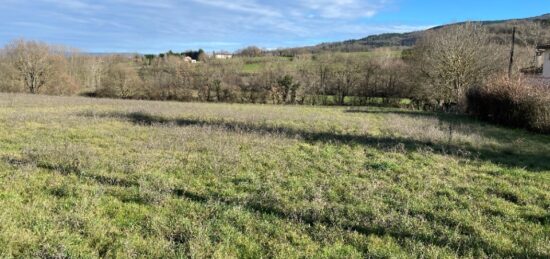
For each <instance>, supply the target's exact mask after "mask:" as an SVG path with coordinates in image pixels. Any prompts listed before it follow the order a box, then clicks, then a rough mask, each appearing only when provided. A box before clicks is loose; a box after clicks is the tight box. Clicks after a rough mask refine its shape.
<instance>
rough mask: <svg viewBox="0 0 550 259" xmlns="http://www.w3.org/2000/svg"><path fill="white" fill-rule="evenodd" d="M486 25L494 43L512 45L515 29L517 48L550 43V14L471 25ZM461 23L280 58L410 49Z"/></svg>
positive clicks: (315, 48)
mask: <svg viewBox="0 0 550 259" xmlns="http://www.w3.org/2000/svg"><path fill="white" fill-rule="evenodd" d="M472 22H475V23H480V24H483V25H486V26H487V27H488V29H489V32H491V33H492V34H493V35H494V36H493V37H494V40H495V41H499V42H502V43H507V42H509V41H510V34H511V31H512V28H513V27H514V26H515V27H517V28H518V39H519V40H518V44H525V43H529V44H532V43H534V42H537V41H539V42H540V41H550V14H544V15H540V16H536V17H530V18H523V19H509V20H498V21H472ZM464 23H465V22H461V23H453V24H447V25H442V26H437V27H434V28H430V29H428V30H424V31H414V32H407V33H384V34H379V35H371V36H368V37H365V38H362V39H354V40H347V41H343V42H331V43H322V44H319V45H316V46H311V47H301V48H292V49H284V50H278V51H279V52H280V54H283V55H284V54H285V53H287V54H288V53H289V52H321V51H347V52H354V51H365V50H369V49H373V48H380V47H411V46H414V45H415V44H416V42H417V41H418V40H419V39H420V38H421V37H422V36H423V35H424V34H425V33H426V32H427V31H434V30H435V31H437V30H440V29H443V28H446V27H449V26H457V25H460V24H464ZM535 25H541V26H542V28H543V30H541V31H540V35H536V33H534V32H533V28H534V26H535Z"/></svg>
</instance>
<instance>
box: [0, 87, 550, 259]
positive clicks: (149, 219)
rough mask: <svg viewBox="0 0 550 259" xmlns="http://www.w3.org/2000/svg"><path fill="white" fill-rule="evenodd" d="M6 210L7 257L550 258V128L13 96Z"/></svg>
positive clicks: (0, 170) (1, 176)
mask: <svg viewBox="0 0 550 259" xmlns="http://www.w3.org/2000/svg"><path fill="white" fill-rule="evenodd" d="M449 127H451V128H452V130H451V132H452V134H451V135H450V134H449ZM0 207H1V208H2V210H0V222H1V224H0V257H55V258H58V257H71V258H80V257H84V258H87V257H146V258H161V257H195V258H203V257H218V258H228V257H229V258H230V257H246V258H259V257H278V258H297V257H321V258H343V257H346V258H365V257H374V258H398V257H403V258H408V257H431V258H435V257H437V258H439V257H442V258H445V257H449V258H454V257H472V258H478V257H530V258H537V257H538V258H548V257H549V256H550V242H549V240H550V212H549V211H550V137H549V136H544V135H536V134H531V133H528V132H526V131H523V130H513V129H504V128H499V127H496V126H492V125H488V124H484V123H481V122H476V121H472V120H470V119H468V118H465V117H458V116H447V115H441V114H434V113H423V112H410V111H404V110H398V109H387V108H373V107H364V108H353V109H352V108H342V107H330V108H329V107H307V106H304V107H299V106H270V105H231V104H198V103H172V102H164V103H163V102H145V101H121V100H100V99H86V98H72V97H71V98H69V97H45V96H28V95H10V94H0Z"/></svg>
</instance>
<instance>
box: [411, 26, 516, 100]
mask: <svg viewBox="0 0 550 259" xmlns="http://www.w3.org/2000/svg"><path fill="white" fill-rule="evenodd" d="M502 50H503V49H502V46H500V45H496V44H491V42H490V38H489V34H488V33H487V32H486V30H485V28H484V27H483V26H482V25H480V24H475V23H466V24H463V25H458V26H452V27H449V28H444V29H440V30H435V31H429V32H428V33H427V35H426V36H425V37H424V38H423V39H422V40H421V41H420V43H419V45H418V47H417V51H418V52H417V53H416V55H417V56H416V58H417V59H418V60H417V61H418V62H417V64H416V67H417V68H418V69H419V72H420V73H421V75H422V78H423V79H424V81H423V82H422V83H423V84H425V85H426V86H429V87H431V90H430V91H431V92H432V96H433V97H435V98H436V99H438V100H439V102H440V103H441V104H446V105H449V104H451V103H455V104H463V103H464V101H465V94H466V91H467V90H468V88H470V87H473V86H476V85H479V84H481V83H482V82H483V80H484V79H486V78H487V76H488V75H490V74H492V73H494V72H496V71H497V70H499V68H502V67H503V65H505V64H506V62H505V61H504V60H505V59H503V58H504V57H505V54H504V53H505V52H503V51H502ZM499 60H500V61H499Z"/></svg>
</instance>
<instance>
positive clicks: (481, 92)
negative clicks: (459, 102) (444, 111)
mask: <svg viewBox="0 0 550 259" xmlns="http://www.w3.org/2000/svg"><path fill="white" fill-rule="evenodd" d="M467 100H468V111H469V112H470V113H471V114H472V115H475V116H478V117H480V118H482V119H485V120H489V121H492V122H496V123H499V124H503V125H508V126H513V127H520V128H526V129H529V130H533V131H537V132H542V133H550V88H548V87H544V86H543V85H538V84H536V83H533V82H530V81H527V80H522V79H520V80H508V79H506V78H505V77H500V78H496V79H494V80H489V82H488V83H486V84H485V85H483V86H481V87H477V88H473V89H471V90H470V91H469V92H468V95H467Z"/></svg>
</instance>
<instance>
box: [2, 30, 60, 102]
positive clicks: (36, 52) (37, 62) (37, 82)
mask: <svg viewBox="0 0 550 259" xmlns="http://www.w3.org/2000/svg"><path fill="white" fill-rule="evenodd" d="M6 53H7V55H8V57H9V59H10V60H11V61H12V62H13V64H14V67H15V68H16V69H17V71H18V72H19V74H20V76H21V78H22V80H23V83H24V85H25V87H26V88H27V89H28V90H29V92H30V93H33V94H34V93H37V92H38V91H39V90H40V88H41V87H42V86H44V85H46V83H47V82H48V80H49V79H50V77H51V73H52V71H51V69H52V61H51V59H50V57H51V49H50V47H49V46H48V45H46V44H44V43H40V42H36V41H24V40H16V41H14V42H12V43H10V44H8V45H7V46H6Z"/></svg>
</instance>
